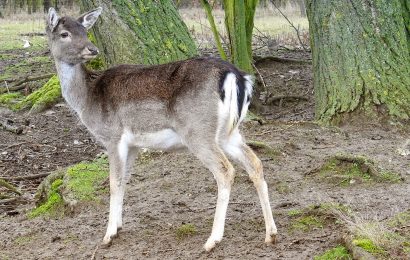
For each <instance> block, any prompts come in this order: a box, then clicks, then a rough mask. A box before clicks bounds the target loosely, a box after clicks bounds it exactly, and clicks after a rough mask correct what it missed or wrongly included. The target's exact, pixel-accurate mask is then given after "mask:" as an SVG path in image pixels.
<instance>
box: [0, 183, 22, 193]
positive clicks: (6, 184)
mask: <svg viewBox="0 0 410 260" xmlns="http://www.w3.org/2000/svg"><path fill="white" fill-rule="evenodd" d="M0 186H1V187H5V188H6V189H8V190H9V191H11V192H13V193H15V194H17V195H21V192H20V191H19V190H18V189H17V188H16V187H14V185H13V184H11V183H9V182H7V181H6V180H3V179H0Z"/></svg>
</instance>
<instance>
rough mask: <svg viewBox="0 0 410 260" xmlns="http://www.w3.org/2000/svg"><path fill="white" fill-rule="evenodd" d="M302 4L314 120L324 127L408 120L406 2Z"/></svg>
mask: <svg viewBox="0 0 410 260" xmlns="http://www.w3.org/2000/svg"><path fill="white" fill-rule="evenodd" d="M306 4H307V6H306V7H307V13H308V19H309V28H310V37H311V49H312V56H313V57H312V58H313V70H314V86H315V95H316V108H315V110H316V118H317V119H318V120H319V121H321V122H324V123H343V122H344V121H347V120H350V119H353V118H358V119H363V118H366V119H371V120H372V119H375V120H379V119H380V118H383V119H409V117H410V51H409V50H410V47H409V46H410V36H409V35H410V33H409V32H410V23H409V18H410V8H409V5H410V4H409V1H406V0H377V1H376V0H368V1H364V0H351V1H327V0H315V1H313V0H307V1H306Z"/></svg>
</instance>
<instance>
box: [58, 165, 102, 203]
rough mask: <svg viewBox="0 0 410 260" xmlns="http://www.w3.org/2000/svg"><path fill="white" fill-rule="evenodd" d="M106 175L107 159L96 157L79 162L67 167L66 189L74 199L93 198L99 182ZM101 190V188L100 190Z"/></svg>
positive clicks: (97, 190)
mask: <svg viewBox="0 0 410 260" xmlns="http://www.w3.org/2000/svg"><path fill="white" fill-rule="evenodd" d="M107 177H108V160H107V158H106V157H102V158H98V159H96V160H94V161H93V162H81V163H79V164H76V165H74V166H71V167H69V168H68V169H67V174H66V178H67V184H66V189H67V190H68V192H69V193H70V194H73V196H74V199H76V200H81V201H90V200H95V199H96V198H97V197H96V195H98V194H99V192H100V190H99V186H100V184H101V183H102V182H103V181H104V180H105V179H106V178H107ZM102 191H103V190H102Z"/></svg>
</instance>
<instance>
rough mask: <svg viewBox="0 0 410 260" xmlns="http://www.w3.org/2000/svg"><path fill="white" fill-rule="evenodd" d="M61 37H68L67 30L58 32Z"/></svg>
mask: <svg viewBox="0 0 410 260" xmlns="http://www.w3.org/2000/svg"><path fill="white" fill-rule="evenodd" d="M60 36H61V38H67V37H68V32H63V33H61V34H60Z"/></svg>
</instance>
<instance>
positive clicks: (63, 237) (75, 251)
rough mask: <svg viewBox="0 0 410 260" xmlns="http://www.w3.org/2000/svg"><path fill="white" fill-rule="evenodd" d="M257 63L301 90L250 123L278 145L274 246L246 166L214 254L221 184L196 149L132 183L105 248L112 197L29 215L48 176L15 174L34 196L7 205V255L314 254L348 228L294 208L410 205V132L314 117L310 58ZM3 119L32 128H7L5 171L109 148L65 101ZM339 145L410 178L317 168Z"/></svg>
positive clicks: (0, 168)
mask: <svg viewBox="0 0 410 260" xmlns="http://www.w3.org/2000/svg"><path fill="white" fill-rule="evenodd" d="M289 56H291V58H294V56H295V55H294V54H289V55H288V57H289ZM296 56H298V55H296ZM304 56H305V55H304V54H301V55H299V56H298V57H304ZM258 69H259V70H260V72H261V74H262V76H263V78H264V81H265V83H266V85H267V87H268V90H269V92H270V93H271V96H282V95H283V96H299V97H302V98H283V99H278V100H273V101H272V102H271V103H272V104H271V105H270V106H266V107H264V111H263V113H262V114H263V115H264V116H265V118H266V119H267V121H266V122H265V124H263V125H260V124H259V123H257V122H255V121H250V122H246V123H244V124H243V125H242V131H243V133H244V136H245V137H246V139H247V140H252V141H261V142H264V143H266V144H268V145H270V146H271V147H273V148H274V149H275V150H276V151H277V153H276V154H275V156H271V155H268V154H266V153H264V152H263V151H257V152H258V154H259V156H260V158H261V159H262V161H263V165H264V172H265V178H266V181H267V183H268V186H269V193H270V200H271V205H272V210H273V215H274V218H275V221H276V223H277V226H278V230H279V235H278V240H277V244H275V245H273V246H266V245H265V244H264V243H263V240H264V224H263V216H262V211H261V208H260V204H259V201H258V197H257V195H256V191H255V189H254V187H253V185H252V183H251V182H250V181H249V179H248V178H247V176H246V173H245V172H244V171H243V170H241V169H239V167H236V168H237V175H236V178H235V183H234V186H233V190H232V195H231V200H230V206H229V209H228V213H227V220H226V229H225V236H224V239H223V240H222V242H221V243H220V244H218V245H217V247H216V248H215V249H214V250H213V251H212V252H210V253H207V252H205V251H204V250H203V249H202V246H203V244H204V243H205V241H206V239H207V237H208V235H209V234H210V230H211V227H212V220H213V214H214V210H215V208H214V207H215V203H216V183H215V181H214V179H213V177H212V174H211V173H210V172H209V171H208V170H206V169H205V168H204V167H203V166H202V165H201V163H200V162H199V161H198V160H196V159H195V158H194V157H193V156H192V155H190V154H188V153H184V152H183V153H163V154H156V155H155V156H152V157H151V158H150V159H149V160H148V161H144V163H138V164H137V167H135V172H134V173H133V177H132V178H131V181H130V184H129V185H128V187H127V188H128V190H127V193H126V198H125V205H124V227H123V229H122V230H121V231H120V233H119V237H118V238H116V239H115V240H114V242H113V244H112V246H111V247H109V248H105V249H103V248H99V247H98V248H97V245H99V243H100V242H101V241H102V238H103V235H104V233H105V228H106V224H107V220H108V199H109V198H108V194H107V195H106V196H105V197H104V198H103V202H102V203H97V204H95V203H94V204H91V203H89V204H86V205H81V206H80V207H79V208H77V209H76V210H75V212H74V213H73V214H70V215H68V216H64V217H63V218H60V219H53V218H51V219H50V218H42V217H39V218H36V219H31V220H29V219H27V218H26V217H25V212H26V210H28V209H30V208H32V207H34V200H33V194H34V192H35V188H36V186H37V185H38V184H39V183H40V181H41V180H42V178H37V179H33V180H22V181H19V180H11V182H12V183H13V184H15V185H16V186H17V187H19V189H20V190H22V191H23V193H24V194H23V196H22V197H23V198H22V199H21V201H20V203H18V206H16V204H15V202H13V203H3V204H1V205H0V213H1V215H0V230H1V236H0V259H90V258H92V257H95V259H312V258H313V256H315V255H318V254H320V253H321V252H323V251H325V250H327V249H329V248H332V247H334V246H336V245H338V244H340V243H341V237H342V235H343V234H345V233H346V232H347V230H346V228H345V227H344V226H343V225H340V224H339V223H337V222H334V221H333V222H329V223H325V224H323V225H322V226H320V227H313V228H309V229H308V230H304V229H297V228H294V221H295V219H294V218H293V217H292V216H291V214H290V213H291V212H294V211H295V210H301V209H304V208H307V207H311V206H313V205H319V204H322V203H330V202H333V203H341V204H343V205H346V206H348V207H350V208H351V209H352V210H353V211H354V212H355V214H356V215H358V216H361V217H363V218H364V219H369V220H378V221H382V220H385V219H387V218H389V217H391V216H393V215H395V214H396V213H398V212H403V211H405V210H407V209H409V208H410V196H409V190H410V181H409V177H410V156H402V155H400V154H399V153H398V149H400V148H402V147H403V146H404V145H405V143H406V141H407V140H408V138H409V132H408V131H406V130H403V128H400V129H397V128H392V127H375V126H373V125H365V124H363V125H362V126H344V127H342V128H336V127H322V126H319V125H317V124H315V123H314V122H313V100H314V98H313V88H312V75H311V66H310V65H309V64H306V63H288V62H276V61H266V62H263V63H260V64H259V65H258ZM0 118H7V119H10V120H11V121H12V122H11V123H12V124H15V125H16V126H22V127H23V129H24V130H23V133H22V134H20V135H16V134H14V133H11V132H8V131H5V130H0V148H1V152H0V175H1V177H6V178H14V177H19V176H28V175H34V174H41V173H48V172H51V171H53V170H56V169H58V168H60V167H65V166H68V165H72V164H74V163H77V162H80V161H82V160H90V159H93V158H95V157H96V155H97V154H99V153H101V151H102V148H101V147H100V146H99V145H98V144H96V143H95V140H94V138H93V137H92V136H91V135H90V134H88V133H87V131H86V129H85V128H84V127H83V126H82V125H81V123H80V122H79V121H78V119H77V118H76V116H75V115H73V113H72V112H70V110H69V109H68V108H67V106H66V105H65V103H64V102H61V103H60V104H58V105H56V106H54V107H53V108H52V109H50V110H48V111H45V112H43V113H41V114H36V115H27V114H25V113H23V112H20V113H14V112H11V111H9V110H7V109H6V108H0ZM340 153H343V154H353V155H362V156H366V157H368V158H371V159H373V160H374V161H375V162H376V163H377V164H378V165H379V166H380V167H382V168H383V169H384V170H387V171H392V172H396V173H398V174H400V175H401V176H402V177H403V178H404V181H403V182H401V183H356V184H352V185H349V186H347V187H342V186H339V185H334V184H330V183H327V182H325V181H321V180H319V179H318V178H315V177H312V176H311V175H307V173H309V172H312V170H314V169H316V168H317V167H318V166H320V165H321V164H322V163H323V162H324V161H325V159H326V158H328V157H330V156H332V155H335V154H340ZM183 224H193V225H194V226H195V229H196V233H195V234H192V235H190V236H184V237H182V238H178V237H177V235H176V230H177V229H178V227H180V226H181V225H183Z"/></svg>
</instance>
